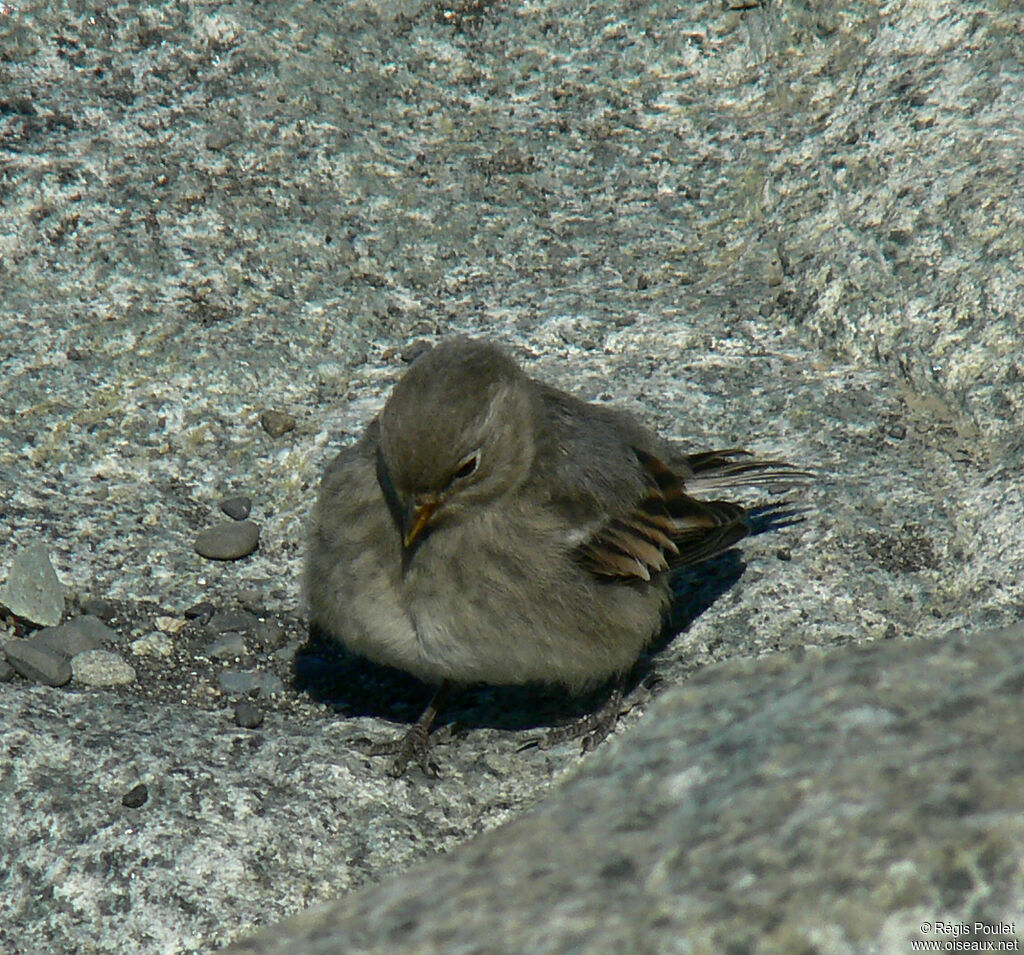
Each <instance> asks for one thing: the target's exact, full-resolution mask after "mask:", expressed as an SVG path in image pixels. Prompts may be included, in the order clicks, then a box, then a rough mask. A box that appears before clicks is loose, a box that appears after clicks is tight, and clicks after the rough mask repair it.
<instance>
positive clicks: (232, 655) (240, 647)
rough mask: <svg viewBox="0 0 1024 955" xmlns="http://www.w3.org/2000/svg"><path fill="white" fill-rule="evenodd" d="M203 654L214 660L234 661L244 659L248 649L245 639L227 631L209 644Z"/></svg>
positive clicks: (238, 634)
mask: <svg viewBox="0 0 1024 955" xmlns="http://www.w3.org/2000/svg"><path fill="white" fill-rule="evenodd" d="M204 652H205V653H206V655H207V656H208V657H213V659H215V660H236V659H238V657H244V656H245V655H246V654H247V653H248V652H249V648H248V647H246V645H245V637H243V636H242V635H241V634H240V633H232V632H230V631H229V632H227V633H225V634H223V636H221V637H219V638H218V639H217V640H214V641H213V643H211V644H209V645H208V646H207V647H206V650H205V651H204Z"/></svg>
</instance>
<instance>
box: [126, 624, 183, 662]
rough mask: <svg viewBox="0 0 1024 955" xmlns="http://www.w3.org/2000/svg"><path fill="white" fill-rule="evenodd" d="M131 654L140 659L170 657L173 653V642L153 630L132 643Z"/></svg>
mask: <svg viewBox="0 0 1024 955" xmlns="http://www.w3.org/2000/svg"><path fill="white" fill-rule="evenodd" d="M132 653H134V654H137V655H138V656H140V657H170V656H172V655H173V653H174V641H173V640H172V639H171V638H170V637H169V636H168V635H167V634H166V633H163V632H162V631H160V630H154V631H153V632H152V633H147V634H146V635H145V636H144V637H139V639H138V640H133V641H132Z"/></svg>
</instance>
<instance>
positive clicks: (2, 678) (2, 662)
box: [0, 658, 14, 683]
mask: <svg viewBox="0 0 1024 955" xmlns="http://www.w3.org/2000/svg"><path fill="white" fill-rule="evenodd" d="M13 679H14V667H12V666H11V665H10V664H9V663H8V662H7V660H6V659H3V658H0V683H8V682H9V681H11V680H13Z"/></svg>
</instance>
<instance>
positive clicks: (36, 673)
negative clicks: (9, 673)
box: [4, 640, 71, 686]
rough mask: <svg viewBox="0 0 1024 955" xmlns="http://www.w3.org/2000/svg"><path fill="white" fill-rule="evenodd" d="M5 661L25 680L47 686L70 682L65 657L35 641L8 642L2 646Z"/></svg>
mask: <svg viewBox="0 0 1024 955" xmlns="http://www.w3.org/2000/svg"><path fill="white" fill-rule="evenodd" d="M4 652H5V653H6V654H7V661H8V663H10V665H11V666H12V667H14V669H15V670H17V671H18V673H20V674H21V675H22V676H23V677H24V678H25V679H26V680H32V681H33V682H34V683H45V684H46V685H47V686H64V684H65V683H67V682H69V681H70V680H71V664H70V663H69V662H68V659H67V657H64V656H61V654H59V653H56V652H55V651H53V650H51V649H49V648H48V647H46V646H45V645H43V644H39V643H36V641H35V640H9V641H8V642H7V643H6V644H5V645H4Z"/></svg>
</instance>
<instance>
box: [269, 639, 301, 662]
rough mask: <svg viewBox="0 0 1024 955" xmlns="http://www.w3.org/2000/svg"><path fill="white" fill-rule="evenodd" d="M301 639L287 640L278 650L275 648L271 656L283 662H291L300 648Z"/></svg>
mask: <svg viewBox="0 0 1024 955" xmlns="http://www.w3.org/2000/svg"><path fill="white" fill-rule="evenodd" d="M302 645H303V641H302V640H289V641H288V643H286V644H285V645H284V646H283V647H281V649H280V650H275V651H274V653H273V657H274V659H275V660H281V661H283V662H284V663H293V662H294V661H295V657H296V656H298V653H299V650H301V649H302Z"/></svg>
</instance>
